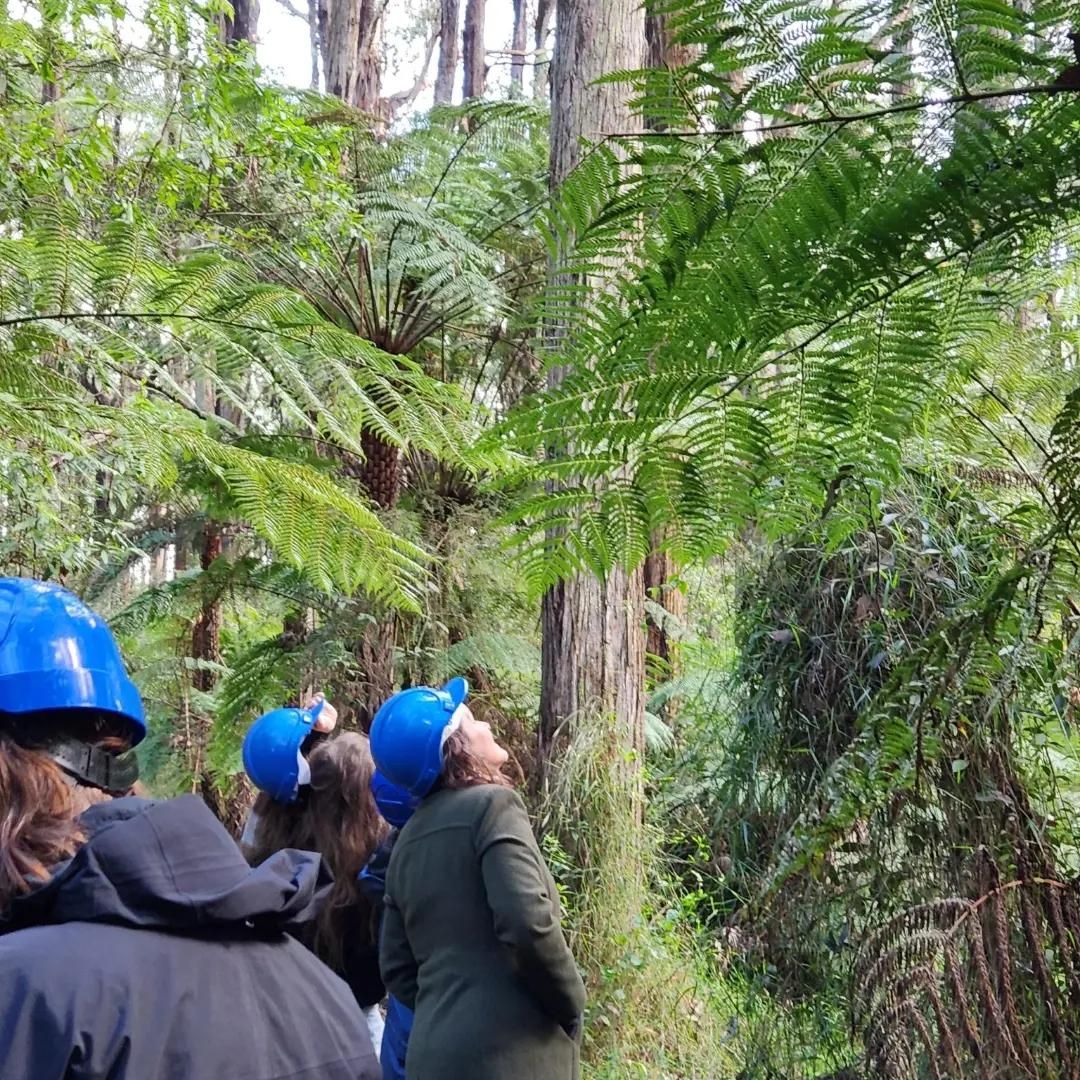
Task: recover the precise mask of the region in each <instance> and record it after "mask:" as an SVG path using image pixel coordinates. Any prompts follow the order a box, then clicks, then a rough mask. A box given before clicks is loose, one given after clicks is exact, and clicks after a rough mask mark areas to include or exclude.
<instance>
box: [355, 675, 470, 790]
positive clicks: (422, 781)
mask: <svg viewBox="0 0 1080 1080" xmlns="http://www.w3.org/2000/svg"><path fill="white" fill-rule="evenodd" d="M468 695H469V684H468V683H467V682H466V681H465V680H464V679H462V678H457V679H451V680H450V681H449V682H448V683H447V684H446V685H445V686H444V687H443V688H442V689H441V690H434V689H432V688H431V687H430V686H414V687H411V688H410V689H408V690H401V691H399V692H398V693H396V694H394V696H393V697H391V698H389V699H388V700H387V701H385V702H383V704H382V705H381V706H380V708H379V711H378V712H377V713H376V714H375V719H374V720H373V721H372V722H371V755H372V757H374V758H375V764H376V766H377V767H378V769H379V772H381V773H382V774H383V776H385V777H386V779H387V780H389V781H390V782H391V783H392V784H397V785H398V786H399V787H402V788H404V789H405V790H406V791H407V792H408V793H409V794H410V795H413V796H415V797H416V798H418V799H422V798H423V797H424V796H425V795H426V794H427V793H428V792H429V791H430V790H431V789H432V787H433V786H434V784H435V781H436V780H438V778H439V773H441V772H442V766H443V756H442V747H443V743H444V742H445V741H446V737H447V735H449V733H450V731H451V730H452V728H451V727H450V722H451V720H452V719H453V717H454V713H455V712H457V708H458V706H459V705H460V704H461V703H462V702H463V701H464V700H465V698H466V697H468Z"/></svg>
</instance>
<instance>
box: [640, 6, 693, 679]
mask: <svg viewBox="0 0 1080 1080" xmlns="http://www.w3.org/2000/svg"><path fill="white" fill-rule="evenodd" d="M696 55H697V51H696V50H695V49H694V47H693V46H690V45H685V44H682V43H681V42H678V41H676V40H675V38H674V36H673V35H672V32H671V20H670V17H669V16H668V14H667V12H666V11H665V10H663V8H658V7H657V6H655V5H654V6H646V10H645V66H646V67H650V68H656V69H658V70H667V71H672V72H673V71H675V70H676V69H678V68H680V67H684V66H685V65H686V64H689V63H691V62H692V61H693V60H694V59H695V58H696ZM645 124H646V125H647V126H648V127H649V128H651V129H652V130H654V131H662V130H664V129H665V128H666V126H667V124H666V122H665V120H664V119H663V117H661V116H658V115H657V116H646V117H645ZM663 540H664V538H663V536H654V537H653V542H652V549H651V550H650V552H649V555H648V558H647V559H646V560H645V565H644V567H643V568H642V570H643V573H644V578H645V580H644V584H645V597H646V599H648V600H651V601H652V602H653V603H654V604H658V605H659V606H660V607H661V608H663V609H664V614H663V615H659V613H657V615H659V617H657V615H654V614H653V613H651V612H647V613H646V628H647V635H646V642H645V651H646V653H647V655H648V656H650V657H653V658H654V660H655V661H656V666H657V669H658V670H657V671H656V674H657V676H658V677H660V678H665V677H669V676H670V675H673V674H674V673H675V670H676V668H677V659H678V658H677V651H678V645H677V642H676V641H675V640H674V638H673V637H672V635H671V633H670V631H669V626H668V623H669V620H674V621H676V622H681V621H682V620H683V619H685V617H686V596H685V594H684V593H683V592H682V591H681V590H680V589H678V588H676V587H675V586H674V584H673V579H674V578H675V577H676V576H677V574H678V566H677V565H676V563H675V560H674V558H673V557H672V555H671V553H670V552H669V551H666V550H665V549H664V545H663Z"/></svg>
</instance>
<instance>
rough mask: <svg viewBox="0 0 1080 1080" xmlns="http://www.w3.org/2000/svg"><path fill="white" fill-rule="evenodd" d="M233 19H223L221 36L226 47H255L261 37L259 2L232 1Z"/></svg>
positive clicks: (225, 17)
mask: <svg viewBox="0 0 1080 1080" xmlns="http://www.w3.org/2000/svg"><path fill="white" fill-rule="evenodd" d="M230 2H231V4H232V9H233V12H232V17H231V18H230V17H229V16H228V15H225V16H223V17H222V21H221V34H222V38H223V40H224V41H225V44H226V45H238V44H240V43H241V42H244V43H245V44H248V45H254V44H255V42H256V40H257V39H258V37H259V0H230Z"/></svg>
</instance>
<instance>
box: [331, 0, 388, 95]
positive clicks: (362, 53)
mask: <svg viewBox="0 0 1080 1080" xmlns="http://www.w3.org/2000/svg"><path fill="white" fill-rule="evenodd" d="M385 7H386V4H385V0H319V49H320V52H321V54H322V65H323V75H324V77H325V80H326V92H327V93H328V94H332V95H333V96H334V97H338V98H341V100H342V101H344V102H345V103H346V104H347V105H352V106H353V107H354V108H357V109H360V110H362V111H363V112H366V113H370V114H371V115H373V116H374V115H377V113H378V110H379V96H380V92H381V89H382V58H381V55H380V45H381V41H382V18H383V12H384V10H385Z"/></svg>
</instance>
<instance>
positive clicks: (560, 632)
mask: <svg viewBox="0 0 1080 1080" xmlns="http://www.w3.org/2000/svg"><path fill="white" fill-rule="evenodd" d="M555 24H556V42H555V57H554V64H553V67H552V110H551V183H552V185H553V186H558V185H559V184H561V183H562V181H563V180H564V179H565V178H566V177H567V176H568V175H569V173H570V172H571V171H572V170H573V168H574V167H575V166H576V165H577V164H578V162H579V161H580V159H581V154H582V145H581V144H582V141H583V140H584V139H597V138H599V137H600V136H601V135H602V133H603V132H605V131H628V130H632V128H633V127H634V125H635V122H636V118H635V117H634V116H633V115H632V114H631V112H630V110H629V108H628V107H627V104H626V93H625V90H624V88H622V87H619V86H615V85H612V84H599V85H598V84H597V80H598V79H599V78H600V77H601V76H603V75H605V74H608V73H609V72H612V71H627V70H632V69H635V68H639V67H640V66H641V62H642V56H643V49H644V26H643V21H642V13H641V9H640V7H639V5H638V3H637V2H636V0H609V2H601V0H559V3H558V9H557V14H556V20H555ZM564 258H565V253H564V252H560V253H559V254H558V255H557V256H556V259H555V261H554V262H553V263H552V265H551V266H550V268H549V273H550V276H551V279H552V281H553V283H556V284H560V285H561V284H563V283H564V282H565V275H564V274H562V272H561V266H562V262H563V260H564ZM595 285H596V287H598V288H602V287H603V282H602V281H596V282H595ZM547 333H548V340H549V342H550V343H555V342H558V341H559V339H560V335H561V328H560V327H558V326H549V327H547ZM562 376H563V372H562V370H561V369H559V368H557V367H556V368H552V370H551V373H550V376H549V383H550V384H551V385H557V384H558V383H559V382H560V381H561V379H562ZM643 604H644V586H643V578H642V574H641V571H640V570H637V571H634V572H633V573H630V574H627V573H626V572H625V571H623V570H621V569H616V570H613V571H612V572H611V573H610V574H609V575H608V576H607V577H606V578H605V579H604V580H602V581H601V580H598V579H596V578H594V577H586V576H579V577H575V578H573V579H571V580H569V581H566V582H564V583H562V584H560V585H558V586H556V587H555V588H553V589H551V590H550V591H549V592H548V593H547V594H546V595H545V596H544V599H543V605H542V614H541V625H542V630H543V645H542V652H541V699H540V754H541V765H542V767H543V763H544V761H545V760H546V759H549V758H550V756H551V755H552V753H553V751H554V749H555V743H556V736H557V732H559V731H560V730H563V731H565V730H566V729H567V728H569V727H570V726H571V725H572V724H573V723H574V720H575V717H577V716H578V715H579V714H581V713H582V712H584V711H586V710H588V711H590V712H592V711H596V712H599V713H601V714H604V715H612V716H613V717H614V722H615V724H616V725H617V728H618V732H619V741H620V744H621V745H622V747H623V748H624V750H625V754H624V760H625V767H626V777H625V780H626V784H627V790H628V791H629V792H630V794H631V797H632V799H633V800H634V802H635V804H636V806H637V807H638V809H639V813H640V809H641V808H642V807H643V784H642V774H641V761H642V754H643V752H644V745H645V700H644V683H645V636H644V633H643V630H642V623H643Z"/></svg>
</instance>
